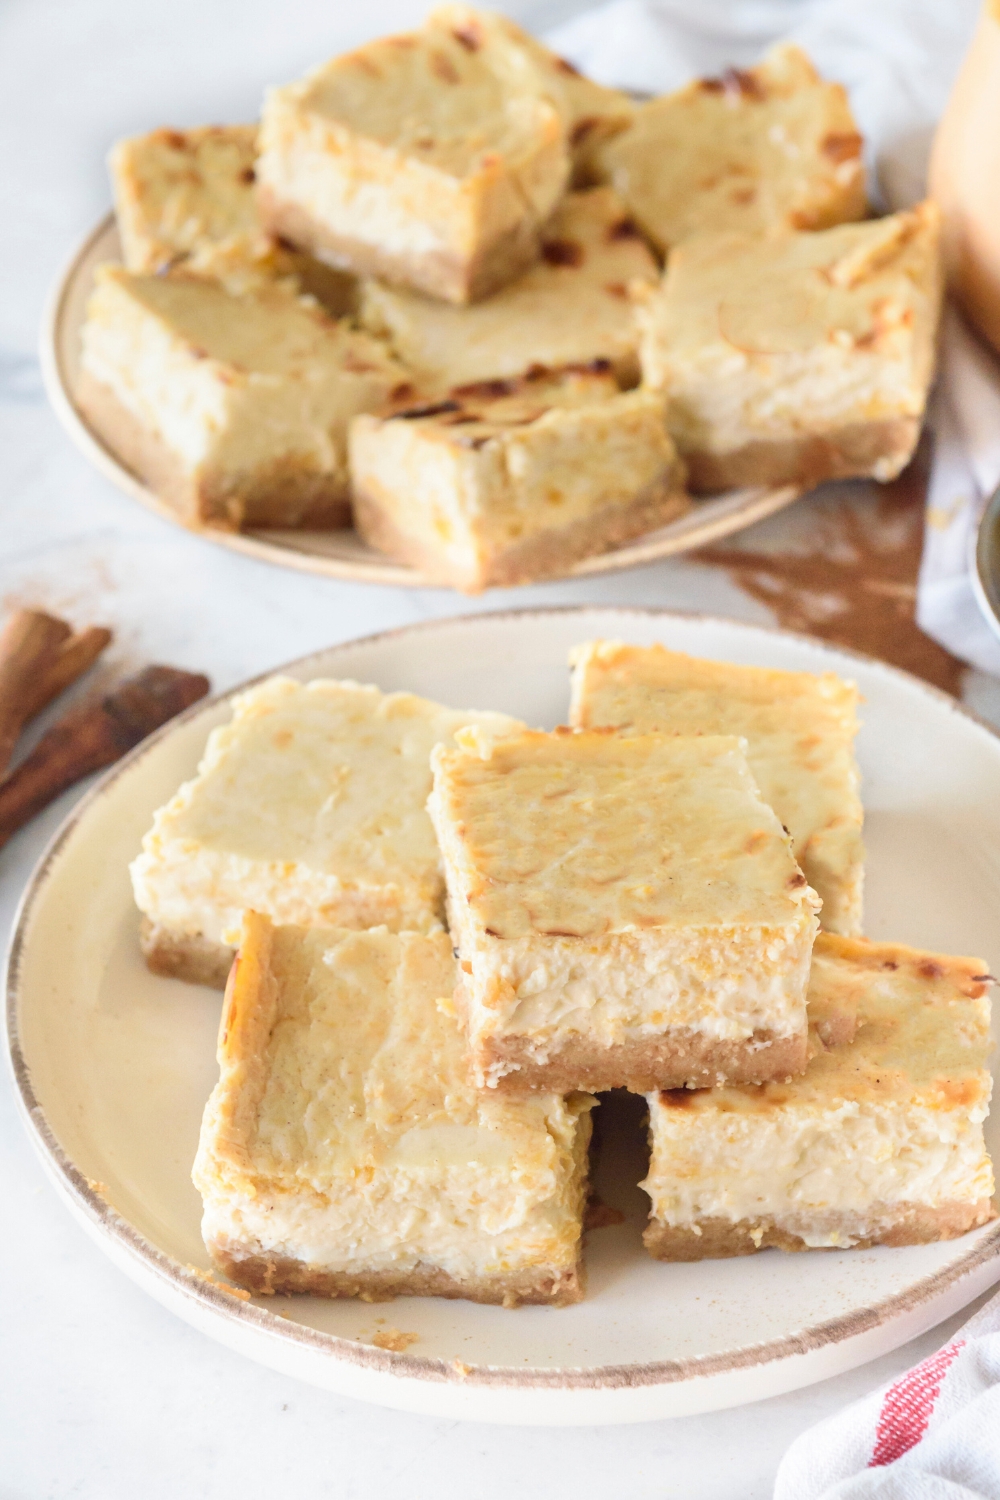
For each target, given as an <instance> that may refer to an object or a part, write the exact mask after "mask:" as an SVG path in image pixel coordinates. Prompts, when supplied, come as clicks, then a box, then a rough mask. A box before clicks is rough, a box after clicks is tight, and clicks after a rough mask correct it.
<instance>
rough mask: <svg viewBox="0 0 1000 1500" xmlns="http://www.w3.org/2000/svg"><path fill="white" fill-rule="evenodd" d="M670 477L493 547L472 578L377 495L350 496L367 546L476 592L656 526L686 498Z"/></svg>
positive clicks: (566, 565) (549, 571)
mask: <svg viewBox="0 0 1000 1500" xmlns="http://www.w3.org/2000/svg"><path fill="white" fill-rule="evenodd" d="M674 482H675V481H674V478H673V476H671V477H670V479H668V480H664V481H663V482H662V483H658V484H657V485H655V486H654V487H653V488H652V489H649V490H646V491H644V493H643V494H641V495H639V496H638V497H637V498H636V499H635V500H633V501H631V502H630V503H629V504H628V505H608V506H605V507H604V508H603V509H602V510H599V511H596V512H595V513H594V514H593V515H591V516H586V517H584V518H582V519H580V520H578V521H574V522H572V523H571V524H570V525H569V526H565V527H563V528H562V529H561V530H558V531H556V530H553V531H547V532H544V533H543V534H542V535H540V536H535V537H528V538H526V539H524V540H522V541H518V542H515V543H513V545H511V546H509V547H505V548H503V549H502V550H501V551H499V552H496V553H494V554H493V556H492V557H491V558H490V559H489V561H488V562H487V563H486V565H485V566H484V567H483V569H482V571H481V572H480V573H479V574H478V575H477V576H476V577H474V578H470V576H469V575H468V573H465V572H462V571H461V570H460V569H458V568H455V567H450V566H449V564H448V560H447V558H445V557H444V556H442V554H441V553H439V552H437V551H435V550H434V549H432V548H428V547H425V546H424V545H423V544H422V543H421V542H419V541H416V540H415V539H414V538H413V537H411V536H408V535H407V534H406V533H405V532H404V531H401V530H400V528H399V527H398V526H397V525H396V523H395V521H394V520H393V519H392V517H391V516H390V515H389V514H388V512H387V511H386V510H384V509H383V507H382V505H381V504H380V502H379V500H378V498H377V496H375V495H372V494H371V493H366V492H365V491H364V490H362V489H360V487H356V488H355V492H354V495H353V503H354V524H355V526H356V528H357V530H358V533H359V535H360V536H362V537H363V538H364V540H365V541H366V542H367V543H368V545H369V546H370V547H375V548H376V549H377V550H378V551H379V552H385V553H387V554H388V556H389V557H394V558H396V559H397V561H399V562H403V563H407V564H409V566H410V567H414V568H416V569H418V570H419V571H420V572H421V573H423V574H424V576H425V577H427V578H428V579H430V580H432V581H433V582H434V583H441V584H447V585H450V586H451V587H452V588H456V589H459V590H460V591H461V592H462V593H466V594H478V593H482V591H483V590H484V589H486V588H491V587H498V588H506V587H511V586H512V585H516V584H522V583H532V582H534V581H535V580H537V579H540V578H558V577H561V576H563V575H564V574H566V573H567V572H568V571H569V570H570V568H571V567H572V565H573V563H575V562H577V561H579V559H580V558H582V557H593V556H595V555H596V554H598V553H601V552H610V551H612V550H613V549H614V548H615V547H618V546H620V545H621V544H622V542H627V541H630V540H631V539H632V538H633V537H636V536H642V535H644V534H645V533H646V532H647V531H655V530H656V529H657V528H658V527H660V526H665V525H666V524H667V522H668V521H673V520H676V518H677V517H678V516H682V515H684V513H685V512H686V511H687V510H688V508H689V506H690V500H689V499H688V497H687V495H685V494H684V493H683V492H682V491H680V490H678V489H676V488H673V487H672V485H673V484H674Z"/></svg>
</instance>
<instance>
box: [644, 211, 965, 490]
mask: <svg viewBox="0 0 1000 1500" xmlns="http://www.w3.org/2000/svg"><path fill="white" fill-rule="evenodd" d="M939 221H940V215H939V213H938V210H937V208H936V207H935V206H934V205H933V204H931V203H925V204H921V205H919V206H918V207H917V208H915V209H912V210H910V211H909V212H906V213H900V214H892V215H890V216H889V217H888V218H885V219H874V220H870V221H869V222H867V223H864V224H841V225H838V227H837V228H835V229H824V230H822V231H820V232H818V233H815V234H795V233H791V234H782V235H777V236H775V237H773V238H771V239H767V240H765V239H760V238H758V237H755V236H748V235H739V234H720V235H713V236H711V237H710V236H708V235H704V236H701V237H700V238H698V239H697V240H692V241H690V242H689V243H687V244H684V245H681V246H680V247H679V248H678V249H677V250H675V251H674V252H673V253H672V255H671V256H670V261H669V264H668V266H667V272H666V276H665V278H664V280H663V283H662V285H661V286H660V287H659V288H658V289H656V290H655V291H652V292H650V293H646V292H645V289H644V288H643V287H642V286H641V285H640V286H639V288H638V292H637V295H638V296H639V298H640V301H639V305H638V306H637V313H638V316H639V319H640V323H641V326H642V338H641V341H640V358H641V360H642V369H643V378H644V380H645V381H646V382H647V383H648V384H649V385H650V386H652V387H653V388H654V389H656V390H663V391H665V392H666V394H667V396H668V398H669V411H670V430H671V432H672V434H673V436H674V438H675V440H676V442H677V446H678V448H679V449H680V451H681V453H682V455H683V456H684V457H685V458H686V460H687V462H688V464H689V465H690V470H691V482H692V487H693V488H695V489H699V490H720V489H728V488H731V487H733V486H737V485H751V484H801V485H812V484H818V483H820V481H822V480H825V479H836V478H846V477H849V476H851V475H869V476H871V477H872V478H874V479H882V480H885V479H892V478H893V477H894V476H895V475H896V474H898V473H899V471H900V470H901V469H902V468H903V467H904V465H905V464H906V463H907V462H908V461H909V459H910V457H911V455H912V453H913V450H914V448H915V446H916V442H917V438H918V437H919V435H920V424H921V420H922V418H923V413H924V407H925V405H926V401H927V392H928V388H929V386H930V382H931V377H932V374H933V371H934V345H935V340H936V335H937V325H938V317H939V315H940V309H941V289H942V275H941V255H940V248H939V243H938V242H939Z"/></svg>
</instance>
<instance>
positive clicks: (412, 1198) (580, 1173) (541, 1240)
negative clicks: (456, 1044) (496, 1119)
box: [196, 1095, 592, 1280]
mask: <svg viewBox="0 0 1000 1500" xmlns="http://www.w3.org/2000/svg"><path fill="white" fill-rule="evenodd" d="M591 1102H592V1101H591V1100H590V1099H589V1098H588V1097H587V1096H583V1095H579V1096H574V1097H572V1098H571V1099H570V1100H569V1101H565V1102H564V1101H563V1100H561V1099H557V1098H555V1097H554V1096H551V1095H550V1096H545V1097H544V1098H543V1100H542V1102H541V1103H540V1105H539V1106H538V1107H537V1108H536V1109H535V1110H534V1111H533V1113H534V1115H535V1116H536V1117H537V1118H536V1128H537V1129H540V1130H541V1131H542V1132H543V1135H542V1139H544V1132H546V1131H548V1132H550V1133H551V1136H552V1139H553V1142H554V1143H555V1142H557V1143H558V1149H557V1148H556V1147H555V1145H554V1146H553V1149H552V1150H551V1152H549V1153H547V1155H548V1159H547V1160H537V1161H536V1160H531V1159H528V1160H525V1158H524V1157H523V1155H522V1154H521V1151H520V1150H519V1147H520V1146H522V1144H523V1143H522V1142H519V1141H517V1140H515V1139H512V1138H510V1137H506V1136H504V1135H503V1134H502V1133H500V1131H496V1130H491V1129H490V1128H488V1127H485V1128H484V1127H478V1126H473V1125H468V1126H464V1127H463V1126H455V1125H437V1126H433V1125H432V1126H430V1127H428V1128H425V1129H414V1130H410V1131H408V1132H406V1133H405V1134H404V1135H403V1136H402V1137H400V1139H399V1140H398V1141H397V1142H396V1144H395V1145H394V1146H393V1147H392V1148H391V1149H390V1150H389V1152H388V1153H387V1154H386V1157H385V1159H384V1160H383V1161H382V1162H380V1163H379V1165H378V1166H377V1168H375V1170H374V1172H370V1171H369V1169H367V1168H366V1167H365V1166H364V1164H363V1163H361V1162H359V1163H357V1164H356V1168H355V1170H354V1172H352V1173H351V1174H350V1175H345V1176H344V1177H343V1178H340V1179H332V1180H331V1179H329V1178H327V1179H326V1180H325V1181H323V1180H317V1179H316V1178H315V1177H313V1176H312V1174H309V1175H307V1176H302V1177H299V1178H298V1179H297V1180H295V1179H293V1180H286V1181H283V1182H280V1184H279V1183H271V1182H268V1181H267V1180H266V1179H261V1180H260V1181H259V1182H257V1183H256V1184H255V1185H254V1187H253V1191H252V1192H248V1191H247V1187H246V1185H245V1184H243V1183H235V1184H232V1185H229V1184H226V1183H225V1182H224V1181H223V1182H221V1183H220V1182H217V1181H216V1182H213V1183H212V1184H211V1186H210V1188H209V1189H208V1190H207V1193H206V1204H205V1213H204V1218H203V1222H202V1232H203V1235H204V1238H205V1240H206V1243H208V1244H209V1245H211V1246H216V1247H218V1248H220V1249H228V1250H229V1251H230V1252H232V1253H235V1254H237V1255H242V1256H244V1257H245V1256H248V1255H253V1254H263V1255H270V1256H281V1257H287V1258H288V1259H290V1260H294V1261H299V1262H301V1263H302V1264H303V1265H306V1266H309V1267H310V1268H313V1269H316V1270H325V1271H355V1272H357V1271H359V1270H368V1271H397V1272H405V1271H408V1270H412V1269H414V1268H415V1267H416V1266H418V1265H421V1264H428V1263H429V1264H432V1265H434V1266H437V1267H439V1268H441V1269H442V1270H444V1271H447V1272H448V1273H449V1274H450V1275H452V1276H454V1277H456V1278H457V1279H459V1280H472V1279H475V1278H476V1277H479V1276H489V1275H499V1274H503V1273H505V1272H510V1271H512V1270H518V1269H524V1268H525V1267H530V1266H546V1267H553V1268H560V1267H565V1268H567V1269H568V1268H571V1267H572V1266H573V1265H575V1263H576V1259H577V1256H578V1253H579V1236H580V1217H581V1214H582V1211H583V1201H582V1199H583V1182H584V1178H585V1172H586V1154H587V1142H588V1140H589V1134H590V1132H589V1126H587V1122H586V1114H587V1110H588V1109H589V1108H590V1104H591ZM581 1122H582V1123H581ZM501 1130H502V1126H501ZM345 1165H346V1163H345ZM197 1174H198V1169H197V1168H196V1177H197ZM310 1178H311V1180H310ZM324 1189H325V1191H324Z"/></svg>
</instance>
